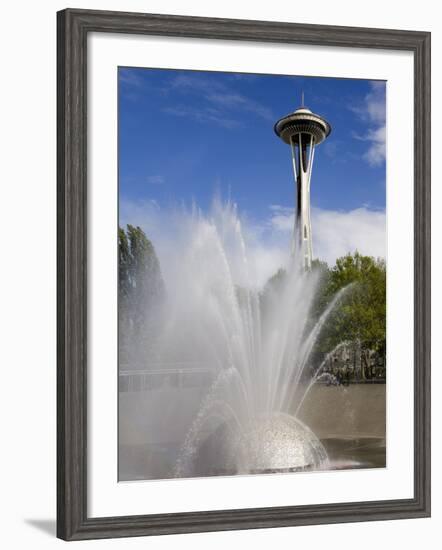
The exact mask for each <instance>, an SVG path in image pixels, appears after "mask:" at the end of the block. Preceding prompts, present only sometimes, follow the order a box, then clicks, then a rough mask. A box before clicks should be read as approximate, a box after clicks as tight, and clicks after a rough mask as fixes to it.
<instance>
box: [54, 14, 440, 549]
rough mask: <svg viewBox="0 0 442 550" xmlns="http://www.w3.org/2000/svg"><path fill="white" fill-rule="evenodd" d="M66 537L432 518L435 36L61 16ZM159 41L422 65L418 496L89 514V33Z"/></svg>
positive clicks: (62, 497) (60, 375) (60, 381)
mask: <svg viewBox="0 0 442 550" xmlns="http://www.w3.org/2000/svg"><path fill="white" fill-rule="evenodd" d="M57 25H58V36H57V47H58V59H57V69H58V87H57V98H58V106H57V113H58V114H57V123H58V134H57V146H58V154H57V179H58V187H57V208H58V213H57V222H58V234H57V237H58V249H57V259H58V276H57V283H58V290H57V304H58V338H57V348H58V351H57V361H58V372H57V415H58V417H57V453H58V457H57V491H58V500H57V536H58V537H60V538H62V539H65V540H81V539H93V538H107V537H129V536H142V535H160V534H171V533H192V532H202V531H223V530H232V529H251V528H268V527H283V526H295V525H314V524H324V523H341V522H354V521H374V520H387V519H388V520H390V519H403V518H416V517H427V516H429V515H430V33H427V32H414V31H401V30H385V29H368V28H350V27H336V26H324V25H305V24H293V23H275V22H263V21H246V20H227V19H211V18H210V19H209V18H200V17H180V16H168V15H151V14H137V13H119V12H106V11H90V10H77V9H67V10H64V11H61V12H59V13H58V15H57ZM91 32H99V33H125V34H151V35H159V36H173V37H187V38H210V39H219V40H223V39H228V40H242V41H256V42H274V43H278V42H279V43H287V44H310V45H321V46H345V47H351V48H378V49H385V50H407V51H410V52H412V53H413V56H414V97H415V103H414V216H415V227H414V254H415V260H414V261H415V269H414V344H415V345H414V349H415V355H414V391H415V394H414V406H415V409H414V435H415V438H414V498H410V499H404V500H389V501H376V502H372V501H370V502H357V503H354V502H352V503H345V502H343V503H338V504H327V505H305V506H304V505H303V506H286V507H272V508H256V509H239V510H222V511H206V512H186V513H173V514H155V515H137V516H125V517H100V518H90V517H88V515H87V475H88V472H87V460H86V458H87V398H86V396H87V393H86V392H87V353H86V351H87V215H86V211H87V207H86V201H87V162H86V160H87V143H86V142H87V127H86V126H87V94H86V89H87V88H86V86H87V36H88V33H91Z"/></svg>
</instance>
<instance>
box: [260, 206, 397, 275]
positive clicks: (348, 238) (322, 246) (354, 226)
mask: <svg viewBox="0 0 442 550" xmlns="http://www.w3.org/2000/svg"><path fill="white" fill-rule="evenodd" d="M271 210H272V214H271V217H270V220H269V224H268V225H269V226H270V227H271V228H272V229H273V230H275V231H277V232H280V233H286V234H291V232H292V229H293V225H294V213H293V209H291V208H286V207H281V206H277V205H274V206H272V207H271ZM311 214H312V234H313V252H314V255H315V257H316V258H320V259H321V260H325V261H326V262H327V263H328V264H331V265H333V264H334V263H335V261H336V258H339V257H340V256H344V255H345V254H347V253H348V252H355V251H356V250H358V251H359V252H360V253H361V254H365V255H367V256H374V257H382V258H385V255H386V216H385V211H381V210H370V209H369V208H366V207H362V208H356V209H354V210H350V211H347V212H341V211H337V210H324V209H321V208H312V213H311Z"/></svg>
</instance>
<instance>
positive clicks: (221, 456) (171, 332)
mask: <svg viewBox="0 0 442 550" xmlns="http://www.w3.org/2000/svg"><path fill="white" fill-rule="evenodd" d="M175 224H176V228H177V231H176V232H173V231H172V233H173V234H174V237H173V239H172V240H171V243H173V244H170V246H165V247H163V249H162V248H161V247H158V254H159V256H160V262H161V266H162V271H163V276H164V280H165V287H166V289H167V291H166V293H167V298H166V300H165V303H164V304H163V307H162V313H161V315H159V316H158V317H157V319H158V322H159V323H161V325H162V326H161V331H159V336H158V337H157V339H156V341H155V344H154V345H153V347H152V348H151V349H150V350H149V357H150V358H151V359H150V360H151V361H154V362H155V363H156V364H167V365H170V364H174V363H178V362H180V363H181V364H182V363H184V364H193V365H194V364H198V365H203V366H204V367H205V368H207V369H210V371H211V372H212V373H213V383H212V384H211V386H210V388H209V389H208V391H207V395H206V396H205V398H204V399H203V400H202V402H201V405H200V407H199V410H198V413H197V414H196V416H195V418H194V420H193V422H192V424H191V426H190V428H189V429H188V432H187V434H183V440H182V445H181V450H180V452H179V456H178V460H177V461H176V466H175V468H174V472H173V475H174V476H176V477H193V476H202V475H230V474H251V473H266V472H289V471H301V470H310V469H314V470H317V469H321V468H325V467H327V453H326V451H325V449H324V447H323V446H322V444H321V442H320V441H319V440H318V438H317V437H316V436H315V434H314V433H313V432H312V431H311V430H310V429H309V428H308V426H306V425H305V424H304V423H302V422H301V421H300V420H299V419H298V418H297V416H296V411H297V409H298V405H299V403H301V402H302V400H303V397H304V393H305V392H306V391H308V389H309V387H310V385H311V383H312V376H313V378H314V376H315V374H314V373H313V374H312V373H311V369H310V364H309V358H310V354H311V351H312V349H313V347H314V345H315V342H316V339H317V337H318V335H319V333H320V330H321V328H322V326H323V324H324V323H325V322H326V319H327V317H328V315H329V313H330V311H331V310H332V309H333V307H334V305H335V303H336V301H337V300H338V299H339V297H340V294H338V295H337V296H336V297H335V298H334V300H333V301H332V302H331V303H330V304H329V306H328V307H327V309H326V310H325V312H324V313H323V314H322V316H321V317H320V318H319V320H317V321H316V322H315V323H314V324H312V321H311V316H310V313H311V306H312V303H313V299H314V297H315V292H316V290H317V286H318V275H317V274H316V273H315V272H309V271H306V270H305V269H304V268H303V266H302V262H298V258H297V257H296V255H295V256H292V257H290V258H288V259H287V265H286V266H285V272H284V273H283V274H282V273H280V274H279V276H278V277H276V278H274V279H273V280H272V281H271V282H269V283H268V284H267V285H265V286H264V288H259V287H257V286H256V283H255V281H254V280H253V272H252V270H251V269H250V267H249V260H248V250H247V245H246V242H245V239H244V236H243V232H242V225H241V221H240V219H239V217H238V214H237V209H236V206H235V205H234V204H233V203H230V202H228V203H224V204H223V203H222V202H221V201H220V200H215V201H214V204H213V207H212V210H211V212H210V214H209V215H203V214H202V213H201V212H199V211H198V210H197V209H196V208H194V210H193V212H192V213H190V214H189V213H188V214H185V213H183V212H181V214H180V215H178V216H177V217H176V218H175ZM156 315H158V312H156ZM318 374H319V373H318ZM183 406H184V407H185V406H186V405H185V404H184V405H183V404H182V403H181V407H183ZM189 406H193V404H189ZM182 413H183V410H182V409H181V411H177V414H178V415H179V414H182ZM164 429H165V430H167V429H168V428H167V426H165V428H164Z"/></svg>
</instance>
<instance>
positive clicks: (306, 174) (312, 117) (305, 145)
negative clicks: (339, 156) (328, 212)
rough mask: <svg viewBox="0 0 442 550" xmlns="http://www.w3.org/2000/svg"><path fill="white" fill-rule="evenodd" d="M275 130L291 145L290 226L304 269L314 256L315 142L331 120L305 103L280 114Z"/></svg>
mask: <svg viewBox="0 0 442 550" xmlns="http://www.w3.org/2000/svg"><path fill="white" fill-rule="evenodd" d="M274 129H275V133H276V135H277V136H278V137H280V138H281V139H282V141H284V143H287V145H290V149H291V153H292V164H293V175H294V179H295V187H296V210H295V225H294V228H293V241H292V254H295V251H297V250H299V251H300V254H301V258H302V263H303V266H304V268H305V269H307V270H310V269H311V266H312V259H313V245H312V226H311V219H310V182H311V177H312V168H313V158H314V153H315V147H316V145H319V144H320V143H322V142H323V141H324V140H325V139H326V138H327V137H328V136H329V134H330V132H331V126H330V124H329V123H328V122H327V121H326V120H325V119H324V118H323V117H321V116H320V115H316V114H315V113H312V111H310V109H307V107H305V106H304V91H303V92H302V94H301V107H299V109H296V111H294V112H293V113H291V114H289V115H287V116H285V117H283V118H281V119H280V120H278V122H277V123H276V124H275V128H274Z"/></svg>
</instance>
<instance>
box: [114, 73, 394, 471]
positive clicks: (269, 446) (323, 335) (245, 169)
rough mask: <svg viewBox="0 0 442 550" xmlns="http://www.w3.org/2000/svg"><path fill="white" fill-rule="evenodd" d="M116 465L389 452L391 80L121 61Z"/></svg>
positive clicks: (320, 467) (348, 460)
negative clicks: (388, 143) (388, 118)
mask: <svg viewBox="0 0 442 550" xmlns="http://www.w3.org/2000/svg"><path fill="white" fill-rule="evenodd" d="M116 77H117V78H118V227H116V228H115V247H118V480H119V481H121V482H124V481H135V480H167V479H174V478H197V477H210V476H237V475H257V474H294V473H299V472H309V473H311V474H312V475H320V472H324V471H327V472H330V471H333V470H353V469H373V468H386V466H387V458H386V457H387V438H386V380H387V373H388V365H387V364H386V352H387V350H386V272H387V265H388V263H387V243H386V221H387V220H386V162H387V161H388V159H387V158H386V157H387V154H386V93H387V82H386V81H383V80H366V79H352V78H332V77H327V78H326V77H313V76H302V75H286V74H281V75H279V74H251V73H250V74H249V73H235V72H216V71H193V70H179V69H158V68H149V67H129V66H119V67H118V74H117V76H116Z"/></svg>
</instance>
